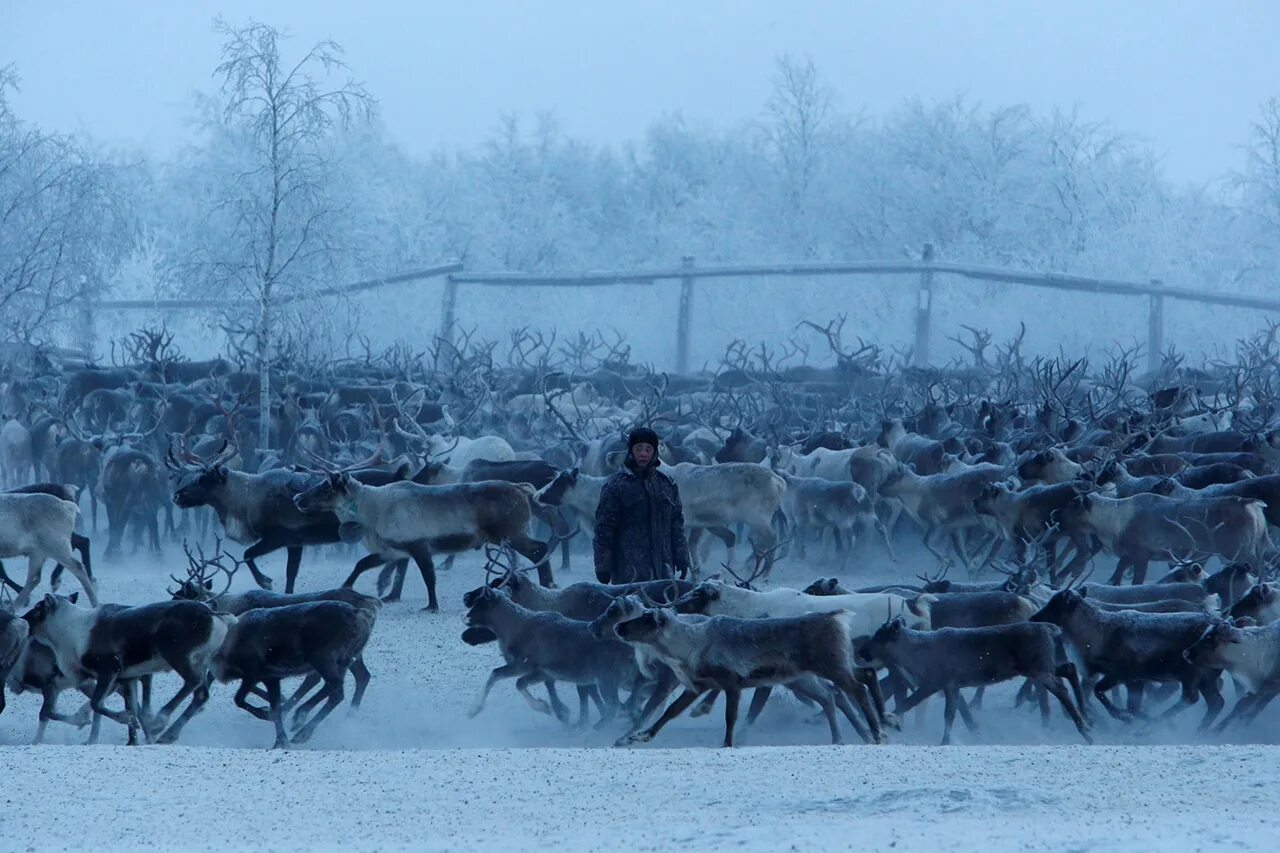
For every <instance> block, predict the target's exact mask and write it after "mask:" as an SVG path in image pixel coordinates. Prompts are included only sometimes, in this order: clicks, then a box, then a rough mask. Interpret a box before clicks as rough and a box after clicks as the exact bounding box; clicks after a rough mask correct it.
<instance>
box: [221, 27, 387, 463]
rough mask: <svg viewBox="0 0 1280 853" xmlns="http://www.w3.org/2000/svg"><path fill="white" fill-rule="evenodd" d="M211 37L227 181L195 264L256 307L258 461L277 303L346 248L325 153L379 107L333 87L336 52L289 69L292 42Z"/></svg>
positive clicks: (327, 50)
mask: <svg viewBox="0 0 1280 853" xmlns="http://www.w3.org/2000/svg"><path fill="white" fill-rule="evenodd" d="M215 26H216V29H217V31H218V33H219V34H220V35H222V36H223V38H224V39H225V40H224V42H223V45H222V61H221V63H220V64H219V65H218V67H217V68H216V69H215V71H214V76H215V77H217V78H218V79H219V80H220V82H221V86H220V91H219V96H218V97H217V99H216V100H215V101H214V102H213V103H212V104H211V105H210V106H211V107H213V109H211V110H210V111H209V114H208V123H209V127H208V128H207V130H208V134H209V136H210V138H211V143H214V144H215V145H217V146H218V148H219V150H220V152H221V154H222V156H223V158H224V159H223V162H221V163H220V166H221V167H222V177H223V180H221V181H220V182H219V184H218V185H217V186H215V187H212V188H211V197H210V198H208V199H207V201H208V202H209V207H208V209H207V217H208V218H209V219H212V220H216V225H217V229H216V230H217V234H218V236H219V240H218V242H217V243H215V244H212V245H206V246H205V247H203V251H202V252H201V256H200V262H201V264H202V265H203V267H204V271H205V273H206V277H207V279H208V280H209V281H210V282H211V283H214V284H216V285H220V288H219V289H221V290H223V291H224V292H226V291H232V292H237V291H238V292H239V293H242V294H244V295H247V296H248V297H249V298H250V299H252V300H253V302H254V304H255V305H256V308H257V320H256V323H255V324H254V329H253V335H252V337H253V340H254V348H255V351H256V355H257V364H258V371H259V377H260V385H261V387H260V390H259V406H260V409H259V411H260V413H261V416H260V418H259V422H258V424H259V429H258V443H259V447H260V449H263V450H265V449H266V447H267V445H268V439H269V424H270V418H269V417H268V413H269V411H270V409H269V403H270V370H269V368H270V365H271V361H272V353H273V349H272V347H273V338H272V335H273V331H274V328H273V326H274V323H275V318H274V317H273V313H274V312H275V310H276V304H275V303H276V302H277V300H279V299H280V298H281V297H283V296H286V295H297V294H300V293H303V292H305V291H306V290H307V289H308V288H309V287H311V286H312V285H313V284H315V283H316V282H319V281H322V280H324V279H325V278H326V277H327V274H329V273H331V271H332V270H333V268H334V264H335V262H336V260H337V259H338V258H339V257H340V256H341V255H342V253H343V252H344V251H345V250H348V249H349V248H351V247H349V246H348V245H346V243H345V241H344V238H343V235H342V232H341V229H340V228H339V227H338V225H339V220H340V214H341V212H342V210H343V209H344V207H345V206H346V204H347V201H346V200H344V199H342V198H340V197H338V196H337V195H336V194H335V193H334V192H333V189H334V176H333V163H332V143H333V141H334V138H335V135H336V134H337V133H338V132H339V131H340V130H341V129H342V128H344V127H348V126H351V125H352V123H353V122H355V121H356V120H359V119H367V118H369V117H371V115H372V112H373V108H374V100H373V98H372V97H371V96H370V95H369V93H368V92H366V91H365V89H364V87H363V86H361V85H359V84H358V83H355V82H354V81H352V80H350V79H345V80H339V81H335V79H334V78H335V77H338V76H340V75H343V74H345V72H346V69H347V66H346V64H345V63H344V61H343V59H342V56H343V50H342V47H341V46H340V45H338V44H337V43H336V42H333V41H328V40H326V41H321V42H319V43H317V44H316V45H314V46H313V47H311V48H310V49H309V50H307V51H306V52H305V53H303V54H302V56H301V57H300V58H298V59H296V60H292V61H289V60H286V59H285V58H284V57H283V56H282V55H281V46H282V42H284V41H285V40H286V38H287V36H286V34H285V33H282V32H281V31H279V30H277V29H275V28H274V27H271V26H268V25H266V24H260V23H250V24H248V25H246V26H242V27H234V26H231V25H230V24H228V23H226V22H225V21H222V20H219V21H218V22H217V23H216V25H215Z"/></svg>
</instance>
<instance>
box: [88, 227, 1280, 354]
mask: <svg viewBox="0 0 1280 853" xmlns="http://www.w3.org/2000/svg"><path fill="white" fill-rule="evenodd" d="M860 275H915V276H917V277H918V286H917V294H916V309H915V348H914V350H913V358H914V361H915V363H916V364H918V365H927V364H929V351H930V342H931V340H932V323H933V301H934V300H933V295H934V289H935V287H936V285H937V279H938V277H939V276H944V275H951V276H957V277H960V278H966V279H971V280H976V281H991V282H1000V283H1004V284H1017V285H1022V286H1026V287H1038V288H1048V289H1051V290H1065V291H1076V292H1082V293H1105V294H1112V295H1118V296H1129V297H1146V298H1147V299H1148V305H1147V359H1148V365H1149V366H1150V367H1152V368H1155V367H1157V366H1158V365H1159V359H1160V355H1161V353H1162V352H1163V350H1164V325H1165V300H1166V299H1175V300H1180V301H1185V302H1195V303H1200V304H1205V305H1224V306H1230V307H1236V308H1252V309H1255V310H1259V311H1276V312H1280V299H1268V298H1265V297H1258V296H1249V295H1246V294H1235V293H1222V292H1218V291H1210V290H1197V289H1193V288H1186V287H1167V286H1165V284H1164V283H1163V282H1161V281H1159V280H1158V279H1152V280H1149V281H1144V282H1139V281H1125V280H1121V279H1109V278H1094V277H1089V276H1078V275H1070V274H1067V273H1057V272H1033V271H1027V270H1016V269H1003V268H999V267H985V266H978V265H973V264H961V263H950V262H943V261H937V260H935V258H934V252H933V247H932V246H930V245H926V246H925V247H924V250H923V252H922V253H921V258H920V260H918V261H912V260H901V261H898V260H889V261H876V260H871V261H851V262H845V263H812V264H811V263H799V264H749V265H741V264H730V265H713V266H698V265H697V264H696V263H695V261H694V258H693V257H690V256H686V257H684V258H682V259H681V263H680V265H679V266H676V267H658V268H655V269H648V270H644V269H641V270H584V271H581V272H546V273H521V272H467V271H465V269H464V265H463V264H461V263H459V262H456V261H451V262H447V263H442V264H439V265H437V266H434V267H429V268H427V269H423V270H416V271H412V272H406V273H399V274H396V275H390V276H385V277H382V278H375V279H369V280H367V281H358V282H355V283H352V284H346V285H340V286H336V287H327V288H323V289H320V290H316V291H309V292H307V293H305V294H289V295H286V296H283V297H281V298H279V299H276V300H275V301H274V303H273V305H276V306H278V305H286V304H289V303H291V302H296V301H299V300H303V299H316V298H323V297H326V296H335V295H342V294H346V293H355V292H360V291H368V290H376V289H378V288H381V287H385V286H387V285H392V284H402V283H406V282H412V281H420V280H425V279H431V278H441V277H443V278H444V282H445V287H444V297H443V301H442V304H441V308H440V336H441V337H442V338H444V339H445V340H449V341H452V340H453V335H454V330H455V328H456V324H457V310H458V297H459V290H460V288H461V287H463V286H464V285H466V286H472V285H475V286H481V287H511V286H517V287H610V286H618V285H624V286H651V285H653V284H655V283H657V282H660V281H679V282H680V295H679V305H678V319H677V323H676V341H675V353H676V370H677V371H679V372H685V371H687V370H688V368H689V351H690V336H691V332H692V327H693V295H694V290H695V286H696V283H697V281H698V280H699V279H723V278H734V279H752V278H776V277H783V278H789V277H799V278H812V277H817V276H860ZM236 307H244V308H250V307H256V306H255V303H254V302H252V301H250V300H217V299H126V300H104V301H98V302H93V303H90V304H89V305H88V306H87V310H88V311H89V312H91V313H92V312H93V311H96V310H99V309H101V310H118V309H191V308H214V309H225V308H236Z"/></svg>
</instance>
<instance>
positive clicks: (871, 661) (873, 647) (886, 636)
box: [855, 616, 907, 666]
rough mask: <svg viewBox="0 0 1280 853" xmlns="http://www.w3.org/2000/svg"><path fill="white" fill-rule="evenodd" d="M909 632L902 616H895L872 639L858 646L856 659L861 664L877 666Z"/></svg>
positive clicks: (878, 629) (877, 630)
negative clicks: (903, 635) (889, 650)
mask: <svg viewBox="0 0 1280 853" xmlns="http://www.w3.org/2000/svg"><path fill="white" fill-rule="evenodd" d="M906 630H907V623H906V620H904V619H903V618H902V617H901V616H895V617H893V618H892V619H890V620H888V621H887V622H885V623H884V624H883V625H881V626H880V627H879V628H877V629H876V632H875V633H874V634H872V635H871V637H870V638H869V639H868V640H867V641H866V642H864V643H862V644H860V645H859V646H858V650H857V652H856V655H855V656H856V657H857V658H858V662H859V663H863V664H866V665H869V666H870V665H875V664H876V663H878V662H879V661H881V660H882V659H883V658H884V655H885V653H886V652H887V651H888V649H889V648H890V647H891V646H892V645H893V644H894V643H896V642H897V641H898V640H899V638H901V637H902V634H903V632H904V631H906Z"/></svg>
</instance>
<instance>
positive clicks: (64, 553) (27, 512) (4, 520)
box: [0, 492, 98, 609]
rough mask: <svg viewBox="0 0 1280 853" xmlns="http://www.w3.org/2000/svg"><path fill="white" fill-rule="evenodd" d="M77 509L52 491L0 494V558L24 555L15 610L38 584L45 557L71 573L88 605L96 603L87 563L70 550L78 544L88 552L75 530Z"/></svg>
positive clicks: (24, 605) (23, 603) (84, 551)
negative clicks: (23, 579) (22, 579)
mask: <svg viewBox="0 0 1280 853" xmlns="http://www.w3.org/2000/svg"><path fill="white" fill-rule="evenodd" d="M78 512H79V510H78V509H77V508H76V505H75V504H74V503H72V502H70V501H66V500H63V499H62V498H61V497H59V496H56V495H53V494H46V493H43V492H36V493H32V494H22V493H13V492H5V493H0V558H4V557H17V556H25V557H26V558H27V579H26V583H24V584H23V585H22V589H21V590H20V591H19V592H18V598H17V601H16V602H15V605H16V606H17V607H18V608H19V609H21V608H23V607H26V605H27V602H28V601H29V600H30V599H31V593H32V591H33V590H34V589H35V588H36V585H37V584H38V583H40V571H41V569H42V568H43V566H44V563H45V561H46V560H49V559H53V560H54V562H56V563H58V564H59V565H62V566H65V567H66V568H67V569H68V570H69V571H70V572H71V574H73V575H75V578H76V580H78V581H80V586H81V587H83V588H84V592H85V595H86V596H88V598H89V602H90V604H92V605H94V606H95V607H96V606H97V604H98V592H97V589H96V587H95V586H94V583H93V578H92V576H91V575H90V574H89V567H88V564H87V562H81V561H80V560H79V559H77V558H76V556H75V555H74V554H73V553H72V548H73V547H81V546H83V548H82V553H84V554H86V555H87V553H88V540H87V539H85V538H84V537H82V536H79V535H78V534H77V533H76V532H75V524H76V515H77V513H78Z"/></svg>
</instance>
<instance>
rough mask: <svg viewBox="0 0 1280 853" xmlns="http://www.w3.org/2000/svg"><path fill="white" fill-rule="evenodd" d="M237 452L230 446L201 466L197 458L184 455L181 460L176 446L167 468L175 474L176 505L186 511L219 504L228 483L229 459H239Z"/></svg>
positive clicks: (167, 457) (225, 445) (168, 455)
mask: <svg viewBox="0 0 1280 853" xmlns="http://www.w3.org/2000/svg"><path fill="white" fill-rule="evenodd" d="M236 452H237V451H236V449H235V448H234V447H232V446H231V445H230V444H229V443H228V442H226V441H224V442H223V443H222V449H221V450H220V451H219V452H218V454H217V455H216V456H215V457H214V458H213V459H211V460H210V461H208V462H203V463H201V462H199V461H198V460H197V459H196V458H195V457H194V456H192V455H190V454H188V453H185V452H184V453H183V458H182V459H179V458H178V454H176V453H175V452H174V449H173V444H172V443H170V445H169V449H168V450H167V451H166V452H165V455H164V464H165V467H166V468H168V469H169V470H170V471H172V472H173V481H174V482H173V502H174V503H175V504H177V505H178V506H180V507H182V508H183V509H190V508H191V507H197V506H205V505H207V504H210V503H213V502H214V501H216V500H217V498H218V495H219V494H220V493H221V492H222V490H223V488H224V487H225V486H226V482H227V466H226V465H225V464H224V463H225V462H226V461H227V460H228V459H230V458H231V457H233V456H235V455H236Z"/></svg>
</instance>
